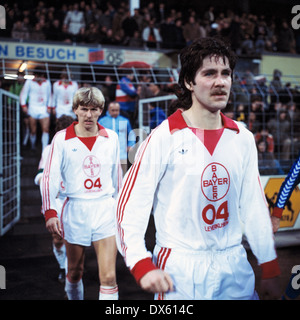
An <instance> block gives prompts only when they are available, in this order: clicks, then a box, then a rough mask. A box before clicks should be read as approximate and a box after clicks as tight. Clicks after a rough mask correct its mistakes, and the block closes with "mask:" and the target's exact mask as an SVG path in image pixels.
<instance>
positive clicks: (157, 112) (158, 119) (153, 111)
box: [149, 102, 167, 130]
mask: <svg viewBox="0 0 300 320" xmlns="http://www.w3.org/2000/svg"><path fill="white" fill-rule="evenodd" d="M149 116H150V129H151V130H153V129H154V128H156V127H157V126H158V125H160V124H161V123H162V122H163V121H164V120H165V119H167V116H166V114H165V113H164V112H163V110H162V109H161V108H159V107H158V105H157V104H156V103H155V102H152V103H149Z"/></svg>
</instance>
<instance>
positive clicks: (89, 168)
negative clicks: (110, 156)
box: [82, 156, 101, 177]
mask: <svg viewBox="0 0 300 320" xmlns="http://www.w3.org/2000/svg"><path fill="white" fill-rule="evenodd" d="M82 168H83V171H84V173H85V174H86V175H87V176H88V177H96V176H97V175H98V174H99V172H100V169H101V164H100V161H99V160H98V158H97V157H95V156H88V157H86V158H85V159H84V161H83V165H82Z"/></svg>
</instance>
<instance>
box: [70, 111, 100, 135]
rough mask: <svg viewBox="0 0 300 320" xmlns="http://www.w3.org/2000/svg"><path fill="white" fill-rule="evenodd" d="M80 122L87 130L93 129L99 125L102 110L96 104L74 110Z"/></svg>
mask: <svg viewBox="0 0 300 320" xmlns="http://www.w3.org/2000/svg"><path fill="white" fill-rule="evenodd" d="M74 112H75V114H76V116H77V119H78V124H79V125H80V126H81V127H82V128H83V129H85V130H87V131H91V130H93V129H95V127H97V121H98V118H99V117H100V115H101V113H102V110H101V109H100V108H99V107H94V106H81V105H79V106H78V108H77V109H75V110H74Z"/></svg>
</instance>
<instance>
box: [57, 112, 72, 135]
mask: <svg viewBox="0 0 300 320" xmlns="http://www.w3.org/2000/svg"><path fill="white" fill-rule="evenodd" d="M73 122H74V119H73V118H72V117H70V116H66V115H62V116H61V117H60V118H58V119H56V125H55V132H58V131H60V130H62V129H65V128H67V127H68V126H70V125H71V124H72V123H73Z"/></svg>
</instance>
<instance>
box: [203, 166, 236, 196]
mask: <svg viewBox="0 0 300 320" xmlns="http://www.w3.org/2000/svg"><path fill="white" fill-rule="evenodd" d="M229 186H230V176H229V173H228V171H227V169H226V168H225V167H224V166H223V165H222V164H220V163H217V162H213V163H210V164H209V165H208V166H207V167H206V168H205V169H204V170H203V173H202V176H201V190H202V193H203V194H204V196H205V197H206V199H208V200H210V201H218V200H221V199H223V198H224V197H225V196H226V194H227V192H228V190H229Z"/></svg>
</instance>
